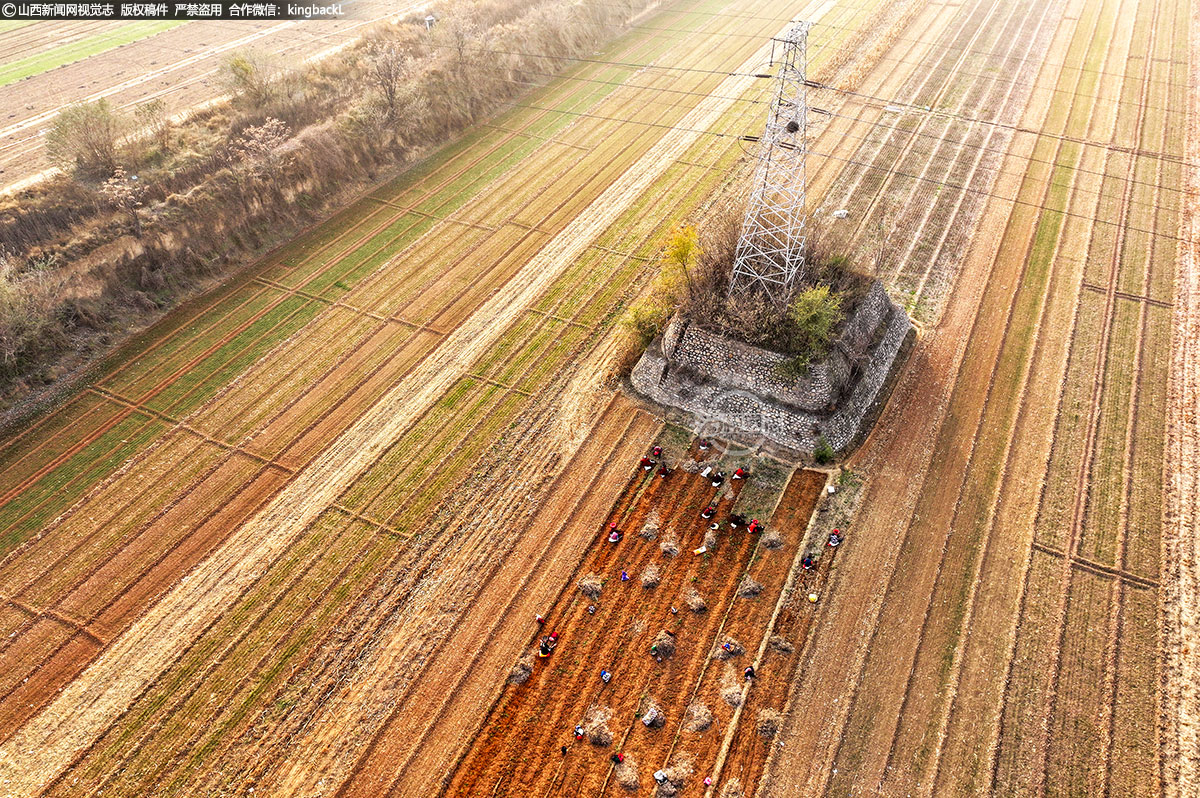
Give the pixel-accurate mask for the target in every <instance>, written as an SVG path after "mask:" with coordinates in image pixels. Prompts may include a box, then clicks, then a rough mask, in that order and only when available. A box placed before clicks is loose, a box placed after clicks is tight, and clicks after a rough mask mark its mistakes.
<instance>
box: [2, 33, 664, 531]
mask: <svg viewBox="0 0 1200 798" xmlns="http://www.w3.org/2000/svg"><path fill="white" fill-rule="evenodd" d="M641 48H642V44H641V43H639V42H638V41H637V40H636V38H630V39H628V40H626V41H625V42H623V43H622V45H620V46H619V47H618V48H617V49H616V57H626V56H629V55H630V54H632V53H634V52H638V53H640V52H641ZM650 49H651V50H652V51H653V50H655V49H656V46H654V45H651V47H650ZM578 71H580V72H587V71H588V67H581V68H580V69H579V70H578ZM559 85H560V89H559V91H560V92H562V93H563V94H564V95H567V94H569V93H570V92H571V90H572V89H571V87H570V85H569V84H566V83H563V84H559ZM562 86H565V87H566V88H561V87H562ZM544 117H546V115H545V114H543V113H541V112H520V113H519V112H514V113H512V114H510V115H509V118H507V119H506V120H505V122H506V125H507V126H508V127H510V128H512V129H519V128H520V127H521V125H522V124H532V123H536V122H537V121H538V120H539V118H544ZM567 119H569V118H568V117H563V121H564V123H565V121H566V120H567ZM543 130H544V128H543ZM505 135H508V134H505ZM477 138H478V137H472V136H468V137H464V138H463V139H462V140H461V141H460V142H459V143H458V144H456V145H455V146H454V147H452V148H449V150H448V151H445V152H442V153H439V155H438V157H436V158H432V159H430V160H429V161H427V162H426V163H427V164H428V167H427V168H424V169H420V168H419V169H415V170H412V172H411V173H406V174H405V175H403V176H402V177H401V178H399V179H398V180H397V181H394V183H393V184H390V185H389V186H388V187H385V188H384V189H381V191H382V192H384V194H385V196H386V195H387V194H388V192H389V191H391V192H393V193H396V194H398V193H400V192H402V191H403V190H404V189H405V188H412V189H413V190H422V194H421V196H424V195H425V194H427V193H428V191H427V190H424V189H425V186H424V184H423V183H422V182H421V180H423V179H424V178H425V177H427V176H428V175H430V174H436V175H440V174H442V172H441V171H440V170H435V167H441V168H442V169H445V168H450V169H453V168H454V163H455V160H456V158H459V157H461V158H462V159H464V160H462V162H461V163H458V165H459V167H460V169H461V171H463V172H468V171H469V170H470V168H471V167H472V166H473V165H474V164H475V163H476V162H477V161H479V160H480V159H482V158H485V157H486V156H487V155H488V154H489V152H490V150H491V149H494V148H495V147H496V146H497V142H496V141H491V140H485V141H484V142H483V144H482V145H480V144H479V142H478V140H477ZM448 163H449V164H450V165H449V166H447V164H448ZM429 188H433V189H436V188H437V184H436V183H434V184H433V185H431V186H429ZM465 199H466V197H460V198H459V201H460V202H461V201H465ZM384 213H388V214H390V215H392V216H395V215H396V214H395V213H394V212H393V209H391V207H390V206H388V205H383V204H380V203H379V202H376V201H371V200H363V201H360V202H359V203H356V204H355V205H354V206H352V207H351V208H350V209H348V210H347V211H345V212H343V213H342V214H339V215H338V216H335V217H334V218H333V219H332V220H331V221H330V222H328V223H326V224H325V225H322V226H320V227H318V228H317V230H316V231H314V233H312V234H310V235H307V236H304V237H301V239H298V241H297V243H296V244H295V245H293V246H292V247H289V248H286V249H285V250H284V251H283V253H281V254H280V257H281V259H283V260H287V259H288V258H292V259H293V260H292V261H291V265H292V266H293V267H295V266H299V265H301V263H303V262H304V261H303V260H298V259H297V258H301V257H304V256H301V255H299V254H298V253H300V252H304V253H306V255H307V256H308V257H309V258H310V260H312V261H313V262H314V263H316V264H317V266H318V267H320V266H330V267H331V265H330V264H325V263H322V262H321V261H320V260H319V259H317V257H316V256H317V255H319V254H321V253H323V252H324V249H325V248H326V247H328V246H330V245H332V244H333V243H335V242H337V240H338V237H339V236H342V235H344V234H345V233H346V232H347V231H348V230H350V229H353V228H354V227H355V226H356V225H363V223H364V222H365V221H367V220H369V219H370V218H371V217H374V216H376V215H379V214H384ZM419 221H420V222H426V223H428V222H429V220H427V219H424V218H421V219H420V220H419ZM364 234H365V232H364ZM351 249H353V247H351ZM355 265H357V264H355ZM338 279H339V278H335V280H334V282H336V281H337V280H338ZM284 300H285V297H284V296H283V295H280V294H278V292H275V291H273V290H268V289H266V288H264V287H263V286H262V285H259V284H256V283H253V282H248V283H243V284H242V285H241V286H240V287H237V288H235V289H233V290H231V291H230V290H222V291H220V292H218V293H217V295H216V296H215V297H214V303H215V304H212V305H210V306H204V305H202V306H201V307H200V308H199V310H198V312H195V313H192V315H190V316H187V315H185V313H183V312H181V313H178V314H173V315H172V316H171V317H168V318H167V319H166V320H164V322H163V323H162V324H160V325H157V326H156V327H155V328H153V329H152V330H151V331H149V332H148V333H147V334H145V335H143V336H140V337H139V339H138V341H136V342H135V343H137V344H138V345H143V346H145V347H146V349H144V350H143V351H142V353H141V356H140V357H130V358H129V359H128V361H127V362H125V363H124V364H122V365H121V366H119V367H118V368H117V370H116V372H114V374H113V376H111V377H109V378H108V379H107V380H106V381H105V384H107V385H108V386H109V387H110V388H111V389H112V390H114V391H116V392H117V393H118V394H122V393H128V394H131V396H130V398H131V399H134V400H137V399H138V398H140V397H141V396H142V395H144V393H145V392H146V391H147V390H149V389H150V388H152V387H153V385H154V384H155V383H158V382H159V381H161V380H162V378H163V376H164V375H169V374H171V373H173V372H175V371H177V370H180V369H185V367H188V368H186V369H185V370H186V371H188V373H189V376H188V380H189V382H195V381H197V379H198V378H200V379H203V378H204V377H207V376H212V379H209V380H207V381H204V382H203V384H202V386H201V387H202V390H195V389H193V391H192V393H190V394H189V393H187V392H186V391H181V390H178V389H176V390H173V391H172V392H171V396H172V397H175V396H179V395H183V396H184V397H186V399H185V403H184V404H181V405H180V406H179V407H177V408H174V409H175V410H182V411H186V410H188V409H190V408H191V407H194V406H197V405H198V404H200V403H201V402H203V401H205V400H206V399H207V398H208V397H209V396H211V395H212V394H213V393H215V392H216V391H218V390H219V389H220V388H221V386H222V385H223V384H224V382H223V381H222V380H224V381H228V380H229V379H231V378H232V376H234V375H235V374H236V373H239V369H244V368H245V367H246V365H247V361H250V362H252V359H253V358H254V357H257V356H261V354H262V353H263V352H265V351H266V350H267V349H269V348H270V346H272V345H273V344H274V343H275V342H277V341H278V340H281V339H282V338H285V337H287V336H288V335H290V334H291V333H292V332H293V330H294V329H295V327H294V326H290V325H288V326H278V327H277V326H275V325H273V324H272V323H271V321H273V320H275V318H276V317H278V315H279V314H275V317H272V319H271V320H268V321H265V322H263V323H261V324H259V325H258V326H257V327H255V332H258V331H261V332H262V333H263V334H262V335H261V336H259V337H257V338H256V337H255V336H254V334H253V333H250V334H249V336H248V337H247V339H245V340H241V341H239V342H238V343H235V344H233V345H229V346H220V347H219V348H218V351H217V352H214V353H212V355H213V359H214V361H215V362H213V363H208V362H205V361H204V360H201V361H200V362H201V363H204V365H203V366H202V367H200V368H196V366H197V365H199V363H196V362H195V360H196V358H203V356H204V355H205V353H206V350H208V349H210V348H212V347H213V346H214V345H219V344H220V343H221V342H222V341H223V339H224V338H226V337H228V336H229V332H228V331H229V330H231V329H233V330H237V329H238V328H239V327H241V326H243V325H248V324H254V320H255V319H256V318H257V317H259V316H261V315H263V314H264V313H266V312H269V311H268V309H269V308H272V307H273V306H274V305H276V304H278V303H280V302H281V301H284ZM293 302H295V300H293ZM317 307H318V306H316V305H306V306H303V309H302V310H301V311H300V313H301V314H305V315H310V314H311V313H312V312H314V311H315V310H316V309H317ZM186 311H187V312H191V309H190V308H188V309H186ZM156 331H157V332H159V333H162V334H163V335H162V337H161V338H156V337H155V335H154V334H155V332H156ZM191 371H196V372H198V374H197V375H192V374H190V372H191ZM100 407H101V409H97V408H89V409H87V410H86V411H84V412H80V410H81V407H80V403H79V402H78V400H77V401H73V402H71V403H68V405H67V406H66V407H65V408H63V409H62V410H60V411H59V412H58V413H54V414H51V415H50V416H48V417H46V418H45V419H43V420H42V421H41V422H39V423H38V424H37V425H36V427H35V431H34V432H32V433H31V434H27V435H23V436H21V437H20V439H19V440H18V442H17V443H16V444H15V445H9V446H8V447H6V449H5V451H4V452H3V454H2V455H0V457H3V458H4V462H5V463H11V464H14V465H16V464H19V466H20V467H18V468H14V469H8V468H6V469H5V473H6V481H7V480H16V479H23V478H24V476H23V475H24V474H28V473H30V472H31V471H32V470H33V469H34V467H35V466H36V467H44V466H45V465H46V464H47V463H50V462H53V461H54V459H55V458H58V457H61V456H63V453H64V452H69V451H70V449H71V447H73V446H74V445H75V444H74V441H76V440H79V439H80V437H81V436H85V435H88V434H89V429H90V428H95V427H94V424H99V425H101V428H103V426H104V425H106V424H109V423H111V421H110V420H111V419H112V418H113V413H114V412H121V411H122V410H123V408H112V407H108V406H107V405H101V406H100ZM168 409H171V408H168ZM88 422H93V423H88ZM156 426H157V425H156ZM161 430H162V427H158V428H157V430H154V429H148V430H147V431H146V432H147V434H144V435H140V436H139V443H140V446H128V447H125V448H123V449H122V450H121V453H122V454H124V455H125V456H126V457H128V455H129V454H132V453H134V452H136V451H138V450H139V449H140V448H141V446H144V445H146V443H148V442H149V441H150V440H152V439H153V437H154V434H153V433H154V432H155V431H157V432H161ZM124 432H125V433H126V434H125V435H123V436H122V437H123V438H127V437H128V430H124ZM106 438H111V436H106ZM105 442H106V443H108V445H107V446H105V445H92V446H89V447H87V448H85V449H84V450H82V451H79V452H75V453H74V455H73V457H71V459H70V460H69V461H67V463H65V464H64V465H65V469H66V470H67V471H68V472H70V471H80V470H86V471H87V472H88V473H89V474H91V478H92V481H94V480H95V478H96V477H97V476H101V475H103V474H105V473H107V472H108V471H111V469H112V465H113V463H112V462H111V460H112V458H105V462H104V463H103V464H97V465H105V466H107V467H106V468H90V467H89V466H91V465H92V464H93V461H94V460H95V459H96V454H97V452H98V451H99V452H103V453H104V454H108V453H109V452H110V451H112V450H113V448H114V447H112V446H111V443H109V442H108V441H105ZM122 459H124V458H122ZM118 462H119V461H118ZM44 482H46V484H47V485H49V484H50V482H49V481H46V480H44ZM53 482H54V484H55V487H54V488H51V489H48V490H46V491H44V492H45V493H47V494H49V495H53V496H55V497H57V498H58V501H56V502H55V504H54V506H53V507H52V508H51V509H50V510H49V513H48V514H52V513H54V512H56V511H60V510H61V509H62V508H64V507H65V506H67V505H68V504H69V503H70V502H71V501H73V500H74V499H76V498H77V497H78V496H79V495H80V494H81V492H82V491H84V490H86V489H87V488H88V487H89V484H90V483H88V482H86V481H83V482H81V484H80V485H79V486H78V491H77V492H74V493H72V492H66V491H61V490H59V489H58V488H59V487H60V486H61V482H62V480H61V479H55V480H53ZM7 484H13V483H12V482H8V483H7ZM25 501H26V500H25V497H24V496H22V497H21V498H20V499H18V500H16V501H15V502H10V504H9V506H6V507H5V508H4V509H5V510H6V511H8V512H19V513H23V512H24V508H23V507H22V505H24V504H25ZM33 528H36V527H33ZM27 529H28V528H27Z"/></svg>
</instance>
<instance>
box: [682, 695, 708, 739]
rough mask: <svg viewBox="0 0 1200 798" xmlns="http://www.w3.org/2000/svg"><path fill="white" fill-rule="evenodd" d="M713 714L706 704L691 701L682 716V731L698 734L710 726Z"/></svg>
mask: <svg viewBox="0 0 1200 798" xmlns="http://www.w3.org/2000/svg"><path fill="white" fill-rule="evenodd" d="M712 722H713V713H712V710H711V709H709V708H708V704H705V703H704V702H703V701H693V702H692V703H690V704H688V708H687V713H686V714H685V715H684V721H683V729H684V731H689V732H692V733H693V734H699V733H700V732H702V731H705V730H707V729H708V727H709V726H712Z"/></svg>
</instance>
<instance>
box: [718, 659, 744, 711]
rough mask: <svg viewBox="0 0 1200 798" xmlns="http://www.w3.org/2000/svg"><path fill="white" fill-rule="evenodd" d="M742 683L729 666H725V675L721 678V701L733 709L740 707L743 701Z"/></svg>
mask: <svg viewBox="0 0 1200 798" xmlns="http://www.w3.org/2000/svg"><path fill="white" fill-rule="evenodd" d="M742 681H743V680H742V679H740V678H738V674H737V673H735V672H734V669H733V668H732V667H731V666H729V665H726V666H725V675H724V676H722V677H721V700H722V701H724V702H725V703H726V704H728V705H729V706H731V707H733V708H734V709H737V708H738V707H740V706H741V705H742V701H743V700H744V698H743V696H742Z"/></svg>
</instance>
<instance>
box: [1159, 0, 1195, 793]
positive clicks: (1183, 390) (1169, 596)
mask: <svg viewBox="0 0 1200 798" xmlns="http://www.w3.org/2000/svg"><path fill="white" fill-rule="evenodd" d="M1189 21H1190V24H1191V30H1190V36H1189V38H1190V46H1189V48H1188V59H1189V61H1188V84H1189V89H1188V109H1187V110H1188V121H1187V140H1186V141H1187V143H1186V149H1185V153H1186V157H1187V161H1188V163H1189V164H1190V166H1188V167H1185V171H1184V187H1185V188H1186V189H1187V191H1188V193H1187V195H1186V196H1185V197H1184V206H1183V216H1182V220H1181V225H1180V234H1181V236H1182V238H1183V242H1182V243H1181V245H1180V257H1179V266H1178V272H1177V277H1176V283H1175V308H1174V312H1173V313H1172V336H1171V381H1170V388H1169V400H1168V406H1167V422H1168V428H1167V463H1166V470H1167V507H1166V513H1165V527H1164V529H1163V573H1164V576H1165V577H1166V583H1165V589H1164V590H1163V591H1162V597H1161V599H1160V600H1161V608H1162V609H1161V617H1162V624H1163V632H1162V645H1163V657H1164V660H1165V662H1164V666H1165V667H1164V676H1163V688H1164V690H1163V695H1164V706H1163V708H1162V723H1163V730H1162V734H1163V745H1164V750H1163V755H1162V762H1163V775H1164V782H1165V786H1166V794H1167V795H1168V796H1171V798H1183V796H1187V795H1194V794H1195V793H1196V791H1197V790H1200V504H1198V502H1197V499H1198V498H1200V205H1198V200H1197V197H1200V167H1197V166H1196V165H1195V164H1197V163H1200V55H1198V53H1197V46H1198V43H1200V8H1198V7H1195V6H1194V7H1193V8H1192V10H1191V16H1190V20H1189Z"/></svg>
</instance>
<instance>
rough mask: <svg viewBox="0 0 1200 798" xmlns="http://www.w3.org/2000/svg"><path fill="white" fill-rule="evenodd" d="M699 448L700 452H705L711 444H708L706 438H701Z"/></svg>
mask: <svg viewBox="0 0 1200 798" xmlns="http://www.w3.org/2000/svg"><path fill="white" fill-rule="evenodd" d="M699 446H700V451H702V452H707V451H708V447H709V446H712V444H711V443H709V442H708V438H701V439H700V444H699Z"/></svg>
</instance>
